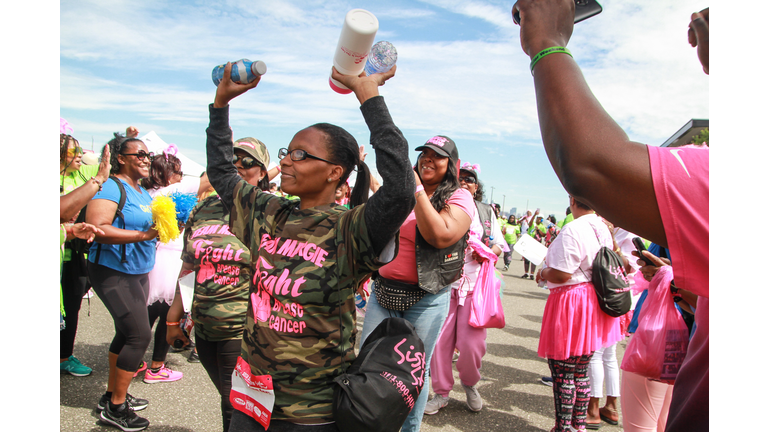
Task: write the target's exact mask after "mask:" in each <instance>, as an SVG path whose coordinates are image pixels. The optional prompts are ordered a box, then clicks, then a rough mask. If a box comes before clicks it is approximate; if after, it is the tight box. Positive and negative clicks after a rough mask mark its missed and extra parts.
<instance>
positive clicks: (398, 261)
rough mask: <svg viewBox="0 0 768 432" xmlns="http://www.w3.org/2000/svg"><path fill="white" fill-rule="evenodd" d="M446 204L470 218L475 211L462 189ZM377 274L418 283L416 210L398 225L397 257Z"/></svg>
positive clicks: (473, 203) (469, 198)
mask: <svg viewBox="0 0 768 432" xmlns="http://www.w3.org/2000/svg"><path fill="white" fill-rule="evenodd" d="M448 205H451V206H457V207H458V208H460V209H462V210H464V213H466V214H467V215H469V217H470V218H473V217H474V216H475V212H476V211H477V210H476V208H475V202H474V200H473V199H472V195H470V194H469V192H467V191H466V190H464V189H457V190H456V192H454V193H453V195H451V197H450V198H449V199H448ZM379 274H380V275H381V276H383V277H385V278H387V279H393V280H397V281H401V282H405V283H409V284H414V285H415V284H418V283H419V276H418V273H416V212H414V211H412V212H411V214H409V215H408V218H407V219H405V222H403V226H402V227H400V250H399V251H398V253H397V257H396V258H395V259H394V260H393V261H392V262H390V263H389V264H387V265H385V266H384V267H382V268H380V269H379Z"/></svg>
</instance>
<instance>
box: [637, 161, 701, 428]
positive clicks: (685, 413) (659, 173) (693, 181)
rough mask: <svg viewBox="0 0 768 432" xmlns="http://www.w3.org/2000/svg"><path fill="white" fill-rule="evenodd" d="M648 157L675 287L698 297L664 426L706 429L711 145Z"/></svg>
mask: <svg viewBox="0 0 768 432" xmlns="http://www.w3.org/2000/svg"><path fill="white" fill-rule="evenodd" d="M648 155H649V156H650V160H651V176H652V177H653V189H654V191H655V192H656V200H657V201H658V204H659V211H660V213H661V220H662V222H663V223H664V232H665V233H666V235H667V244H668V246H669V253H670V255H671V257H672V268H673V269H674V271H675V285H677V286H679V287H681V288H684V289H686V290H689V291H691V292H693V293H694V294H696V295H698V296H699V300H698V304H697V305H696V331H695V332H694V334H693V337H692V338H691V341H690V343H689V345H688V353H687V354H686V356H685V361H684V362H683V365H682V367H681V368H680V371H679V372H678V375H677V379H676V381H675V390H674V393H673V394H672V403H671V405H670V408H669V417H668V418H667V428H666V430H667V431H669V432H674V431H687V430H708V428H709V415H708V414H709V409H708V406H709V148H691V147H684V148H673V149H669V148H660V147H651V146H649V147H648ZM704 413H707V415H704Z"/></svg>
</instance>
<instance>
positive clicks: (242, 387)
mask: <svg viewBox="0 0 768 432" xmlns="http://www.w3.org/2000/svg"><path fill="white" fill-rule="evenodd" d="M229 402H230V403H231V404H232V406H233V407H234V408H235V409H236V410H238V411H240V412H242V413H244V414H246V415H248V416H250V417H252V418H253V419H254V420H256V421H257V422H259V423H260V424H261V425H262V426H264V429H267V428H268V427H269V421H270V420H271V419H272V408H273V407H274V406H275V392H274V390H273V388H272V377H271V376H269V375H258V376H254V375H252V374H251V367H250V366H249V365H248V362H246V361H245V360H243V358H242V357H238V358H237V366H236V367H235V370H233V371H232V391H231V392H230V393H229Z"/></svg>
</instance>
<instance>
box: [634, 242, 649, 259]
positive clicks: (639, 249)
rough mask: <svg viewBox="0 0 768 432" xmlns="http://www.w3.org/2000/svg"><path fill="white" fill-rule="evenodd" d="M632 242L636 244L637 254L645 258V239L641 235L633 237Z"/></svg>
mask: <svg viewBox="0 0 768 432" xmlns="http://www.w3.org/2000/svg"><path fill="white" fill-rule="evenodd" d="M632 244H633V245H635V250H636V251H637V254H638V255H640V257H641V258H643V257H644V256H645V255H643V251H644V250H646V249H645V243H643V239H641V238H640V237H635V238H633V239H632Z"/></svg>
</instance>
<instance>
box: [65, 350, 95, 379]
mask: <svg viewBox="0 0 768 432" xmlns="http://www.w3.org/2000/svg"><path fill="white" fill-rule="evenodd" d="M91 371H93V369H91V368H89V367H88V366H84V365H83V364H82V363H80V360H78V359H77V357H75V356H73V355H71V356H69V358H68V359H66V360H64V361H63V362H61V363H59V372H61V373H64V372H67V373H69V374H70V375H74V376H80V377H81V376H88V375H90V374H91Z"/></svg>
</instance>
